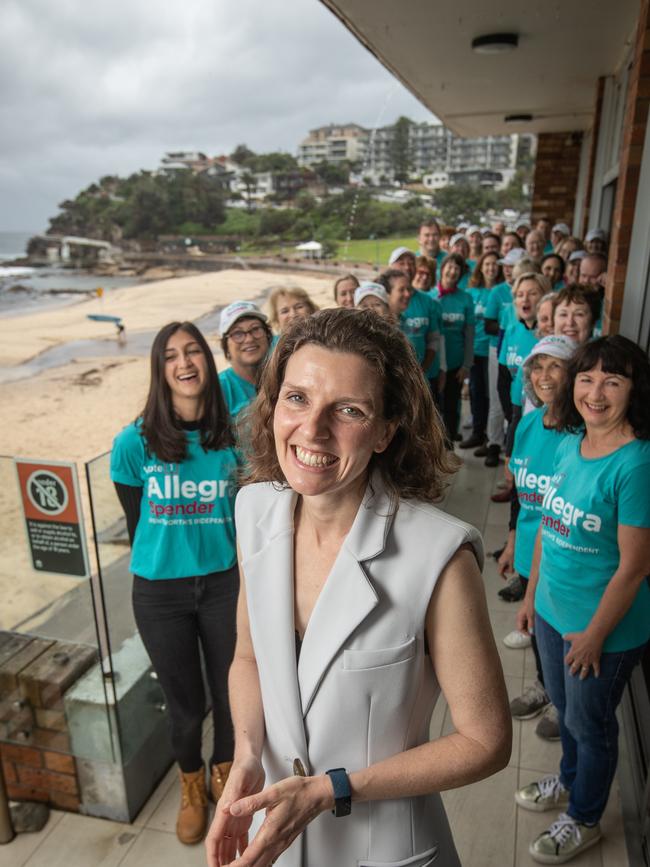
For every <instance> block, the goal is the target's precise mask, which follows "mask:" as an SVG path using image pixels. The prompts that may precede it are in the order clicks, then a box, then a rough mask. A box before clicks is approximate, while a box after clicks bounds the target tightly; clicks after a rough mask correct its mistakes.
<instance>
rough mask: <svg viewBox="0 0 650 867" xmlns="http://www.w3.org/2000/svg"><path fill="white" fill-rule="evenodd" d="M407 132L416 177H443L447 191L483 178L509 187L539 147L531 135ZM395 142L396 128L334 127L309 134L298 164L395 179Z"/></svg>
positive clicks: (431, 126)
mask: <svg viewBox="0 0 650 867" xmlns="http://www.w3.org/2000/svg"><path fill="white" fill-rule="evenodd" d="M408 130H409V152H410V153H409V156H410V163H411V169H412V174H413V176H414V177H423V176H425V175H427V176H428V175H430V174H431V173H435V174H436V175H437V177H438V178H441V177H443V176H444V177H445V179H446V183H445V186H446V185H447V183H458V182H462V181H464V180H467V178H472V177H474V176H478V175H479V174H480V175H481V176H482V177H483V178H484V179H486V180H484V181H483V183H489V184H492V185H497V186H498V185H500V184H506V183H508V181H509V180H510V179H511V178H512V175H513V174H514V172H515V169H516V166H517V160H518V157H519V155H520V153H521V152H522V150H523V151H525V152H526V153H530V152H531V150H532V149H533V147H534V145H533V143H532V138H533V137H532V136H519V135H491V136H480V137H478V138H461V137H460V136H457V135H454V133H452V132H451V130H449V129H447V127H445V126H444V125H443V124H441V123H426V122H423V123H412V124H410V126H409V128H408ZM522 139H528V140H531V141H526V142H524V141H522ZM394 140H395V125H394V124H391V125H390V126H383V127H379V128H378V129H375V130H368V129H364V128H363V127H361V126H358V125H357V124H346V125H344V126H335V125H333V124H331V125H329V126H325V127H319V128H318V129H315V130H311V131H310V133H309V136H308V137H307V138H306V139H305V140H304V141H302V142H301V144H300V145H299V147H298V162H299V164H300V165H302V166H313V165H315V164H316V163H318V162H321V161H326V162H333V163H336V162H338V163H340V162H343V161H345V160H348V161H350V162H354V161H360V162H361V163H362V169H361V171H362V174H363V175H364V176H366V177H370V178H371V179H372V180H373V181H375V182H378V181H380V180H382V179H388V180H392V177H393V156H392V152H393V144H394ZM434 186H435V185H434Z"/></svg>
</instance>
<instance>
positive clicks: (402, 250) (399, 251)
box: [388, 247, 415, 265]
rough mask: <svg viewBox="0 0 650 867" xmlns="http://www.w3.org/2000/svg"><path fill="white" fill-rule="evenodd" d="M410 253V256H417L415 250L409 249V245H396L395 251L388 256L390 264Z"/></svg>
mask: <svg viewBox="0 0 650 867" xmlns="http://www.w3.org/2000/svg"><path fill="white" fill-rule="evenodd" d="M407 253H408V255H409V256H413V258H415V253H414V252H413V250H409V248H408V247H395V249H394V250H393V252H392V253H391V254H390V256H389V257H388V264H389V265H394V264H395V262H397V260H398V259H401V258H402V256H405V255H406V254H407Z"/></svg>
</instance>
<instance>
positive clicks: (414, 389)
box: [244, 308, 458, 503]
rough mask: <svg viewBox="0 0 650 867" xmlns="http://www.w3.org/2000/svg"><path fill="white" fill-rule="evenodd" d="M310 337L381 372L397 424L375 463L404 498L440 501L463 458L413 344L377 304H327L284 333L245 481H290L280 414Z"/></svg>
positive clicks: (258, 414)
mask: <svg viewBox="0 0 650 867" xmlns="http://www.w3.org/2000/svg"><path fill="white" fill-rule="evenodd" d="M310 344H314V345H316V346H322V347H324V348H325V349H329V350H332V351H333V352H340V353H353V354H354V355H359V356H361V358H363V359H365V361H367V362H368V364H369V365H370V366H371V367H372V369H373V370H376V371H377V375H378V376H379V378H380V380H381V381H382V382H383V392H384V395H383V396H384V417H385V418H386V419H387V420H388V421H396V422H397V427H396V430H395V434H394V436H393V438H392V440H391V442H390V444H389V446H388V448H387V449H386V450H385V451H384V452H382V453H381V454H377V453H374V454H373V455H372V457H371V459H370V464H369V469H370V470H371V471H372V470H373V469H376V470H378V471H379V473H381V477H382V479H383V482H384V484H385V486H386V488H387V490H388V491H389V492H390V493H391V494H393V495H394V496H395V497H397V498H399V497H404V498H411V499H419V500H424V501H426V502H430V503H433V502H436V501H438V500H439V499H440V496H441V495H442V493H443V491H444V488H445V487H446V478H447V477H448V476H449V475H450V474H451V473H453V472H455V471H456V469H457V468H458V464H457V461H456V459H455V458H454V457H453V455H450V454H449V453H448V452H447V449H446V446H445V436H444V433H443V425H442V422H441V420H440V416H439V415H438V411H437V410H436V408H435V406H434V404H433V400H432V397H431V392H430V391H429V387H428V385H427V382H426V380H425V378H424V375H423V373H422V370H421V368H420V366H419V364H418V362H417V359H416V357H415V353H414V352H413V349H412V347H411V345H410V344H409V343H408V341H407V340H406V338H405V337H404V335H403V334H402V332H401V331H399V329H397V328H396V327H395V326H393V325H391V323H390V322H388V321H387V320H385V319H383V318H382V317H381V316H377V314H376V313H373V312H372V311H370V310H358V309H356V310H350V309H345V308H337V309H333V310H322V311H320V312H319V313H316V314H315V315H314V316H310V317H309V318H308V319H301V320H299V321H297V322H295V323H294V324H293V325H292V327H291V328H290V329H289V330H288V331H287V332H286V334H283V335H282V337H281V338H280V341H279V342H278V344H277V346H276V347H275V350H274V352H273V355H272V356H271V358H270V360H269V363H268V364H267V366H266V368H265V370H264V373H263V374H262V379H261V382H260V390H259V394H258V396H257V399H256V401H255V403H254V404H253V405H252V407H251V413H250V416H249V423H250V430H249V434H248V436H249V441H248V442H247V443H245V444H244V448H245V451H246V453H247V454H246V457H247V460H248V462H249V473H248V477H247V478H246V480H245V481H246V482H276V483H279V484H282V485H286V484H287V480H286V478H285V476H284V474H283V472H282V469H281V468H280V464H279V462H278V458H277V453H276V449H275V441H274V438H273V415H274V413H275V407H276V404H277V401H278V396H279V394H280V388H281V386H282V382H283V381H284V375H285V370H286V367H287V363H288V361H289V359H290V357H291V356H292V355H293V354H294V353H295V352H297V351H298V350H299V349H301V348H302V347H303V346H307V345H310ZM342 363H343V361H342Z"/></svg>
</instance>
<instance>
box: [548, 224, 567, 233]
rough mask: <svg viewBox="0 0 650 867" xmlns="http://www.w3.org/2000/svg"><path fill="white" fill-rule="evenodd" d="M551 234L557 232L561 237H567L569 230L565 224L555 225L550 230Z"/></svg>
mask: <svg viewBox="0 0 650 867" xmlns="http://www.w3.org/2000/svg"><path fill="white" fill-rule="evenodd" d="M551 232H559V233H560V234H561V235H567V236H568V235H570V234H571V229H569V227H568V226H567V224H566V223H556V224H555V225H554V226H553V228H552V229H551Z"/></svg>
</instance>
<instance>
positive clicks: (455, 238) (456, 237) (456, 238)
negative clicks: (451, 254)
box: [449, 232, 467, 247]
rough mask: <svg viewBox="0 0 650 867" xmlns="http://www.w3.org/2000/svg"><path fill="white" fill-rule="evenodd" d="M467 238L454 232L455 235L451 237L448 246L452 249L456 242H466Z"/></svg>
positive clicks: (460, 233)
mask: <svg viewBox="0 0 650 867" xmlns="http://www.w3.org/2000/svg"><path fill="white" fill-rule="evenodd" d="M466 240H467V238H466V237H465V235H464V234H463V233H462V232H456V234H455V235H452V236H451V240H450V241H449V246H450V247H453V246H454V244H456V243H457V242H458V241H466Z"/></svg>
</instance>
